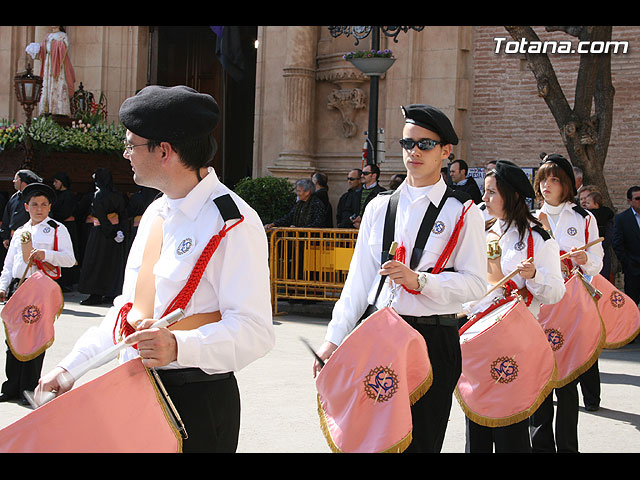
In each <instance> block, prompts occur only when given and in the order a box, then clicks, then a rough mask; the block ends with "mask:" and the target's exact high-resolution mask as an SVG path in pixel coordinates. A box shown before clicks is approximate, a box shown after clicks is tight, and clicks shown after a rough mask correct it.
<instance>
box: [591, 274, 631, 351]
mask: <svg viewBox="0 0 640 480" xmlns="http://www.w3.org/2000/svg"><path fill="white" fill-rule="evenodd" d="M591 285H593V286H594V287H595V288H597V289H598V290H599V291H600V292H601V293H602V297H601V298H600V300H599V301H598V309H599V310H600V315H601V316H602V322H603V324H604V329H605V341H604V348H607V349H615V348H620V347H624V346H625V345H626V344H628V343H629V342H631V341H633V339H634V338H636V337H637V336H638V333H639V332H640V310H638V305H636V303H635V302H634V301H633V299H632V298H631V297H629V296H628V295H627V294H626V293H624V292H622V291H620V290H619V289H617V288H616V287H615V285H613V284H612V283H611V282H610V281H609V280H607V279H606V278H605V277H603V276H602V275H599V274H598V275H595V276H594V277H593V278H592V279H591Z"/></svg>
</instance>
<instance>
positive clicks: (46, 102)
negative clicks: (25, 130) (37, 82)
mask: <svg viewBox="0 0 640 480" xmlns="http://www.w3.org/2000/svg"><path fill="white" fill-rule="evenodd" d="M39 53H40V59H41V60H42V62H41V69H40V76H41V77H42V96H41V97H40V104H39V105H38V111H39V113H40V114H43V113H50V114H53V115H55V114H58V115H70V114H71V106H70V98H71V97H72V96H73V92H74V88H73V85H74V83H75V80H76V79H75V73H74V71H73V65H72V64H71V59H70V58H69V39H68V37H67V34H66V32H65V30H64V27H52V32H51V33H49V34H48V35H47V36H46V38H45V39H44V40H43V41H42V43H41V45H40V52H39Z"/></svg>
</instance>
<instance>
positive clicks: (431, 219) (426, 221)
mask: <svg viewBox="0 0 640 480" xmlns="http://www.w3.org/2000/svg"><path fill="white" fill-rule="evenodd" d="M452 195H454V196H455V191H454V190H452V189H451V188H449V187H447V189H446V190H445V192H444V195H443V196H442V200H440V205H437V206H436V205H435V204H433V203H430V204H429V207H428V208H427V212H426V213H425V214H424V217H423V218H422V223H421V224H420V228H419V229H418V236H417V237H416V243H415V245H414V246H413V252H412V253H411V262H410V263H409V268H411V270H413V269H414V268H416V267H417V266H418V263H420V259H421V258H422V252H423V251H424V246H425V245H426V244H427V239H428V238H429V234H430V233H431V230H432V229H433V225H434V224H435V223H436V219H437V218H438V215H440V211H441V210H442V207H443V206H444V204H445V202H446V201H447V198H449V197H450V196H452Z"/></svg>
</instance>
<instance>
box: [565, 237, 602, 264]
mask: <svg viewBox="0 0 640 480" xmlns="http://www.w3.org/2000/svg"><path fill="white" fill-rule="evenodd" d="M602 241H604V237H600V238H598V239H597V240H594V241H593V242H589V243H587V244H586V245H583V246H581V247H578V248H576V249H575V250H572V251H570V252H567V253H565V254H564V255H560V260H564V259H565V258H568V257H569V256H571V254H572V253H575V252H580V251H581V250H586V249H587V248H589V247H593V246H594V245H597V244H598V243H600V242H602Z"/></svg>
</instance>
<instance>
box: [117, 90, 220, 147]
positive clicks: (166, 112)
mask: <svg viewBox="0 0 640 480" xmlns="http://www.w3.org/2000/svg"><path fill="white" fill-rule="evenodd" d="M219 119H220V109H219V108H218V104H217V103H216V101H215V100H214V98H213V97H212V96H211V95H207V94H206V93H199V92H197V91H196V90H194V89H193V88H190V87H186V86H183V85H179V86H176V87H162V86H158V85H151V86H148V87H145V88H143V89H142V90H140V91H139V92H138V93H137V94H136V95H134V96H133V97H129V98H127V99H126V100H125V101H124V102H123V103H122V106H121V107H120V121H121V122H122V124H123V125H124V126H125V127H126V128H127V129H128V130H130V131H131V132H133V133H135V134H136V135H138V136H140V137H142V138H147V139H151V140H159V141H168V142H173V141H179V140H184V139H189V138H196V137H202V136H205V135H208V134H210V133H211V132H212V131H213V129H214V128H215V127H216V125H217V124H218V120H219Z"/></svg>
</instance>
